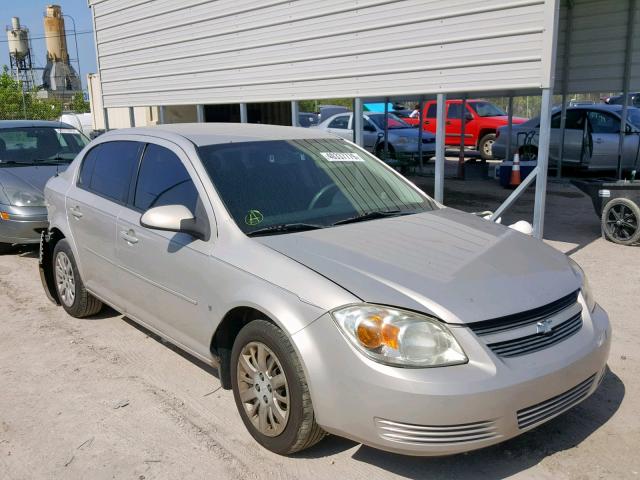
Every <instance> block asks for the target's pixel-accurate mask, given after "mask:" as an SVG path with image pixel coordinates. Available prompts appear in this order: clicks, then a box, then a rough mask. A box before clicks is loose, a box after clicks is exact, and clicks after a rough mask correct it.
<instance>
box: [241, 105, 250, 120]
mask: <svg viewBox="0 0 640 480" xmlns="http://www.w3.org/2000/svg"><path fill="white" fill-rule="evenodd" d="M240 123H249V116H248V115H247V104H246V103H241V104H240Z"/></svg>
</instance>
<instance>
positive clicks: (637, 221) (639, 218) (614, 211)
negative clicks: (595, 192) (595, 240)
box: [601, 198, 640, 245]
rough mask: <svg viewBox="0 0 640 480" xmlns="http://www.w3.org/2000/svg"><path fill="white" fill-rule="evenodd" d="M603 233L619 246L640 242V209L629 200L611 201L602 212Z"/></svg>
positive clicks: (617, 199) (618, 199)
mask: <svg viewBox="0 0 640 480" xmlns="http://www.w3.org/2000/svg"><path fill="white" fill-rule="evenodd" d="M601 221H602V232H603V233H604V236H605V238H606V239H607V240H610V241H612V242H614V243H617V244H619V245H633V244H635V243H639V242H640V207H638V205H637V204H636V203H634V202H633V201H631V200H629V199H628V198H616V199H614V200H611V201H610V202H609V203H607V205H606V206H605V207H604V209H603V211H602V218H601Z"/></svg>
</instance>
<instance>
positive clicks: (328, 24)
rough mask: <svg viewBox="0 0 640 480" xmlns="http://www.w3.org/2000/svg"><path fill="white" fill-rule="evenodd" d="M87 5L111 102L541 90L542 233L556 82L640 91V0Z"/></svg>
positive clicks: (135, 1)
mask: <svg viewBox="0 0 640 480" xmlns="http://www.w3.org/2000/svg"><path fill="white" fill-rule="evenodd" d="M89 4H90V6H91V7H92V10H93V19H94V30H95V40H96V49H97V55H98V67H99V69H100V81H101V91H102V100H103V105H104V106H105V108H112V107H129V108H131V107H134V106H149V105H153V106H163V105H189V104H192V105H193V104H195V105H202V104H224V103H240V104H241V114H242V113H243V112H245V114H244V115H241V116H242V117H243V119H245V120H246V103H247V102H273V101H289V100H291V101H294V102H295V101H297V100H303V99H322V98H336V97H353V98H356V102H355V105H356V114H357V113H359V111H360V110H361V106H362V103H363V102H362V99H363V98H367V97H380V98H384V97H398V96H413V97H414V98H416V97H417V96H418V95H423V96H427V97H428V96H436V95H437V97H438V100H439V102H438V104H439V105H440V106H441V107H442V105H444V94H449V95H450V96H456V97H459V96H466V97H469V96H476V95H482V96H487V95H508V96H517V95H531V94H541V95H542V97H543V102H542V112H541V126H540V140H539V150H538V169H537V171H538V178H537V181H536V208H535V213H534V228H535V233H536V235H538V236H542V233H543V218H544V197H545V192H546V175H547V163H548V142H549V126H550V125H549V120H550V111H551V99H552V94H553V92H554V88H555V91H556V92H557V93H567V92H585V91H616V90H617V91H628V90H629V88H632V89H640V58H639V57H640V53H639V52H640V49H639V48H638V47H640V38H639V37H638V35H639V33H638V32H640V29H639V28H636V25H637V24H638V22H640V18H638V17H639V16H638V15H637V5H636V0H562V1H561V0H448V1H447V2H443V1H441V0H323V1H322V2H318V1H317V0H208V1H207V0H181V1H180V2H175V1H174V0H89ZM556 57H557V59H558V61H557V62H556ZM293 105H294V108H293V111H294V112H295V103H294V104H293ZM242 107H244V108H242ZM161 110H162V109H161ZM201 110H202V109H201V108H199V109H198V112H199V117H198V118H202V116H203V115H202V111H201ZM161 114H162V111H161ZM442 115H443V112H442V111H440V112H439V115H438V118H440V119H442ZM161 116H162V115H161ZM356 116H359V115H356ZM293 120H294V124H295V118H294V119H293ZM356 123H357V124H358V123H359V124H361V123H362V122H356ZM438 128H439V134H438V135H437V137H438V141H437V148H436V150H437V159H436V180H437V181H436V187H435V188H436V199H438V200H442V192H443V186H442V182H443V178H444V176H443V172H444V135H443V131H442V129H443V125H442V122H439V125H438ZM361 136H362V135H361V132H356V138H361ZM531 180H532V179H529V181H531ZM518 193H519V191H516V192H515V195H513V196H512V197H510V199H508V201H507V202H506V203H505V205H504V208H507V207H508V206H509V204H510V203H511V202H512V201H514V200H515V198H517V194H518Z"/></svg>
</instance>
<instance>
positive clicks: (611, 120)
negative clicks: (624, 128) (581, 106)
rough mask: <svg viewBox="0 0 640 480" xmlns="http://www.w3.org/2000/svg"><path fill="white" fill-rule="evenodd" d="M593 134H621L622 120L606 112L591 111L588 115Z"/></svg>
mask: <svg viewBox="0 0 640 480" xmlns="http://www.w3.org/2000/svg"><path fill="white" fill-rule="evenodd" d="M587 116H588V117H589V124H590V125H591V130H592V131H593V133H620V120H618V119H617V118H615V117H614V116H612V115H609V114H608V113H604V112H597V111H595V110H589V112H588V113H587Z"/></svg>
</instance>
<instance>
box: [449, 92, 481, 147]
mask: <svg viewBox="0 0 640 480" xmlns="http://www.w3.org/2000/svg"><path fill="white" fill-rule="evenodd" d="M465 115H466V118H465V124H464V144H465V145H466V146H470V147H475V143H474V141H473V139H474V137H475V136H476V134H477V132H476V130H477V125H476V122H475V120H474V116H473V113H472V112H471V109H470V108H469V104H466V110H465ZM445 135H446V137H445V138H446V140H445V143H446V144H447V145H460V138H461V136H462V102H460V103H450V104H449V105H448V108H447V119H446V121H445Z"/></svg>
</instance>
